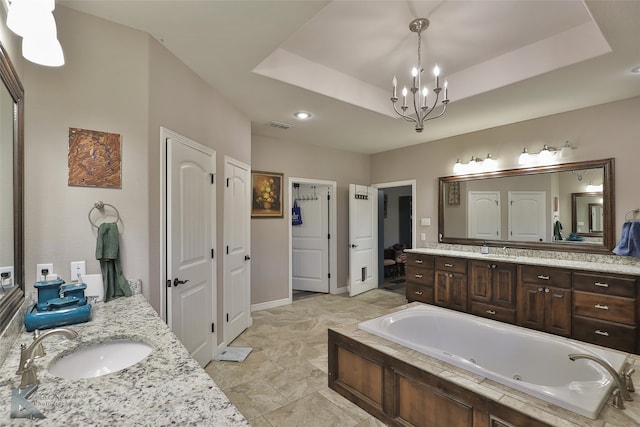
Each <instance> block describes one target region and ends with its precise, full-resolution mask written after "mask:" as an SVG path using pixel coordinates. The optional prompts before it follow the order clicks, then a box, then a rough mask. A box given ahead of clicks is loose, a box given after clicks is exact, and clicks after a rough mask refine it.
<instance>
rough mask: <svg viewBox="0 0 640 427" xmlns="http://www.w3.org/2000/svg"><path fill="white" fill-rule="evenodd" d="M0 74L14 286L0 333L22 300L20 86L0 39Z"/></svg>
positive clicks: (0, 305) (2, 311)
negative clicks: (9, 149)
mask: <svg viewBox="0 0 640 427" xmlns="http://www.w3.org/2000/svg"><path fill="white" fill-rule="evenodd" d="M0 78H2V82H3V83H4V85H5V87H6V88H7V90H8V91H9V94H10V95H11V97H12V98H13V102H14V110H13V111H14V114H13V270H14V283H16V284H17V285H18V286H16V287H15V288H14V289H13V290H12V291H11V292H10V293H9V294H8V295H6V296H5V297H4V298H2V300H0V333H1V332H3V331H4V329H5V328H6V326H7V324H8V323H9V321H11V319H12V317H13V315H14V314H15V313H16V311H18V309H19V308H20V305H21V304H22V301H23V300H24V220H23V200H24V172H23V171H24V88H23V86H22V83H21V82H20V79H19V78H18V74H17V73H16V70H15V68H14V67H13V64H12V63H11V59H10V58H9V55H8V54H7V51H6V50H5V48H4V46H3V45H2V44H1V43H0Z"/></svg>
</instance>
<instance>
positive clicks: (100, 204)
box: [88, 200, 120, 228]
mask: <svg viewBox="0 0 640 427" xmlns="http://www.w3.org/2000/svg"><path fill="white" fill-rule="evenodd" d="M105 206H109V207H110V208H111V209H113V210H114V211H116V221H115V222H118V221H120V212H118V209H117V208H116V207H115V206H113V205H112V204H110V203H104V202H103V201H102V200H98V201H97V202H95V203H94V204H93V207H92V208H91V209H90V210H89V215H88V217H89V223H90V224H91V225H92V226H94V227H95V228H98V226H97V225H96V224H95V223H94V222H93V221H92V220H91V213H93V211H94V210H98V211H100V212H103V213H104V207H105Z"/></svg>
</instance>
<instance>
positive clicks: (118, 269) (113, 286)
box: [96, 222, 131, 302]
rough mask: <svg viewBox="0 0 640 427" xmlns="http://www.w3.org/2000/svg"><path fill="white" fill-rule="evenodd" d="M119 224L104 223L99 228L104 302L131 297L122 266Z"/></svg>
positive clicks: (98, 242) (97, 246) (98, 247)
mask: <svg viewBox="0 0 640 427" xmlns="http://www.w3.org/2000/svg"><path fill="white" fill-rule="evenodd" d="M118 239H119V235H118V224H116V223H115V222H109V223H102V224H100V227H98V241H97V244H96V259H97V260H99V261H100V270H102V283H103V284H104V302H107V301H109V300H112V299H115V298H118V297H125V296H126V297H129V296H131V288H130V287H129V283H128V282H127V279H125V277H124V275H123V274H122V266H121V265H120V257H119V254H118V252H119V248H118V246H119V243H118Z"/></svg>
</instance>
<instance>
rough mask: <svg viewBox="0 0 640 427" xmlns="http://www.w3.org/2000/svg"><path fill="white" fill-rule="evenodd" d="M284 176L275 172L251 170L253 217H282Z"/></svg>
mask: <svg viewBox="0 0 640 427" xmlns="http://www.w3.org/2000/svg"><path fill="white" fill-rule="evenodd" d="M282 178H283V174H281V173H275V172H263V171H252V172H251V192H252V197H251V218H282V217H283V211H282Z"/></svg>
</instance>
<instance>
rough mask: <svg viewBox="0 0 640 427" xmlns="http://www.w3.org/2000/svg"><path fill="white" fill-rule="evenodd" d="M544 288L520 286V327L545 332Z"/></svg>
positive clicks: (518, 315)
mask: <svg viewBox="0 0 640 427" xmlns="http://www.w3.org/2000/svg"><path fill="white" fill-rule="evenodd" d="M544 305H545V302H544V288H543V287H541V286H536V285H520V291H519V295H518V314H517V317H518V325H520V326H524V327H526V328H531V329H538V330H544Z"/></svg>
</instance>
